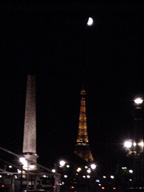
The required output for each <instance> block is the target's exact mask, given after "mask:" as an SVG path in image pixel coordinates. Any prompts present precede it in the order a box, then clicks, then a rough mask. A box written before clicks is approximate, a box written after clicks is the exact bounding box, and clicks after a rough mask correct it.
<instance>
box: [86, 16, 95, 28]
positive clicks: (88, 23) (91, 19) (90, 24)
mask: <svg viewBox="0 0 144 192" xmlns="http://www.w3.org/2000/svg"><path fill="white" fill-rule="evenodd" d="M93 23H94V20H93V18H92V17H89V18H88V21H87V25H88V26H92V25H93Z"/></svg>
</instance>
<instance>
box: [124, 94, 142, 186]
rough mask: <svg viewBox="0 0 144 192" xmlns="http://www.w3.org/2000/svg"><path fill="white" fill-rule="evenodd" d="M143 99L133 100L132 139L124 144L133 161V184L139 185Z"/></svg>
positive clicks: (140, 176)
mask: <svg viewBox="0 0 144 192" xmlns="http://www.w3.org/2000/svg"><path fill="white" fill-rule="evenodd" d="M142 105H143V98H142V97H136V98H135V99H134V110H133V118H134V135H133V139H129V140H127V141H125V142H124V147H125V149H126V150H127V151H128V155H129V156H131V157H132V158H133V159H134V182H135V183H137V184H138V183H140V182H141V181H142V178H143V148H144V142H143V109H142Z"/></svg>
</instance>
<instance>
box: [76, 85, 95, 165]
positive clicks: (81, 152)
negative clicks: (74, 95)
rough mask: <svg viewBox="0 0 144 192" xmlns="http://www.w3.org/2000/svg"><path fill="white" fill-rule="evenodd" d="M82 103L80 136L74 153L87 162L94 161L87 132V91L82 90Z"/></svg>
mask: <svg viewBox="0 0 144 192" xmlns="http://www.w3.org/2000/svg"><path fill="white" fill-rule="evenodd" d="M80 94H81V104H80V114H79V126H78V136H77V140H76V145H75V150H74V153H75V154H76V155H78V156H79V157H81V158H82V159H84V160H85V161H87V162H90V161H93V160H94V159H93V156H92V153H91V150H90V146H89V140H88V133H87V117H86V91H85V90H84V88H83V89H82V91H81V93H80Z"/></svg>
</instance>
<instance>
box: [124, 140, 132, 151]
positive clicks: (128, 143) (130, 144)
mask: <svg viewBox="0 0 144 192" xmlns="http://www.w3.org/2000/svg"><path fill="white" fill-rule="evenodd" d="M124 147H125V148H127V149H130V148H131V147H132V142H131V141H125V142H124Z"/></svg>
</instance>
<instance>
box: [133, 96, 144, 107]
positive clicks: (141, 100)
mask: <svg viewBox="0 0 144 192" xmlns="http://www.w3.org/2000/svg"><path fill="white" fill-rule="evenodd" d="M134 103H135V104H137V105H140V104H142V103H143V99H142V98H141V97H137V98H135V99H134Z"/></svg>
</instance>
